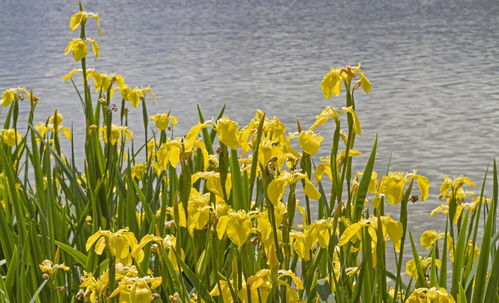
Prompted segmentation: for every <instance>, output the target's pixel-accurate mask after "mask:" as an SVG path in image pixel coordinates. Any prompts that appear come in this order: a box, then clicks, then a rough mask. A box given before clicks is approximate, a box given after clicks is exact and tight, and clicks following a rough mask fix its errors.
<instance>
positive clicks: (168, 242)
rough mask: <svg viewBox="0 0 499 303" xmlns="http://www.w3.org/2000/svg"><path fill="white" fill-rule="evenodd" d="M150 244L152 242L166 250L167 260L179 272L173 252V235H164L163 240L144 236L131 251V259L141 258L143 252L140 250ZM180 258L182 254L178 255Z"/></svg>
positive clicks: (174, 243) (174, 244) (158, 237)
mask: <svg viewBox="0 0 499 303" xmlns="http://www.w3.org/2000/svg"><path fill="white" fill-rule="evenodd" d="M150 242H154V243H156V244H158V245H161V246H162V247H163V248H164V249H166V251H167V254H168V259H169V260H170V262H171V263H172V264H173V267H174V268H175V270H176V271H179V266H178V263H177V258H176V256H175V253H174V252H173V250H174V249H175V246H176V243H177V239H176V238H175V236H173V235H166V236H165V237H164V238H162V237H160V236H155V235H145V236H144V237H142V239H141V240H140V243H139V244H138V245H137V246H136V247H135V248H134V249H133V251H132V253H131V255H132V257H134V258H136V259H139V258H141V256H142V254H143V252H142V249H143V248H144V247H145V246H146V245H147V244H148V243H150ZM180 255H181V256H182V255H183V253H181V254H180Z"/></svg>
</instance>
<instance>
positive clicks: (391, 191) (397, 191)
mask: <svg viewBox="0 0 499 303" xmlns="http://www.w3.org/2000/svg"><path fill="white" fill-rule="evenodd" d="M411 180H416V181H418V187H419V194H420V195H421V200H422V201H424V200H426V199H428V195H429V189H430V181H429V180H428V178H426V177H425V176H420V175H416V172H415V171H414V172H412V173H400V172H391V173H389V174H388V175H387V176H384V177H383V178H382V179H381V184H380V193H383V194H384V195H385V197H386V199H387V200H388V202H390V204H392V205H395V204H398V203H399V202H400V201H401V200H402V198H403V195H404V188H405V185H406V184H407V183H409V182H410V181H411Z"/></svg>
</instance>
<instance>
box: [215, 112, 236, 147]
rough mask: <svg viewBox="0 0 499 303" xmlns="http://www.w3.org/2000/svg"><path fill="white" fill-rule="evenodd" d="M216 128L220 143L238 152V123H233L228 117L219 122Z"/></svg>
mask: <svg viewBox="0 0 499 303" xmlns="http://www.w3.org/2000/svg"><path fill="white" fill-rule="evenodd" d="M216 127H217V134H218V138H219V140H220V142H222V143H223V144H225V145H226V146H228V147H229V148H230V149H233V150H237V148H238V146H239V142H238V139H237V135H238V129H239V126H238V124H237V122H236V121H232V120H230V119H229V118H227V117H223V118H221V119H219V120H218V121H217V123H216Z"/></svg>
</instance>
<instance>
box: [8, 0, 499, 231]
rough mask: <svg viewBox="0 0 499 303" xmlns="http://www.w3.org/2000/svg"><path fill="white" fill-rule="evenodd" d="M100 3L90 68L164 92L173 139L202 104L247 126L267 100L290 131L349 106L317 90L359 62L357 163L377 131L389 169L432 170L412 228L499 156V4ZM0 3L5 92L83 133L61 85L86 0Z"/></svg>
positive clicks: (66, 86)
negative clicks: (25, 96)
mask: <svg viewBox="0 0 499 303" xmlns="http://www.w3.org/2000/svg"><path fill="white" fill-rule="evenodd" d="M94 2H96V1H92V2H90V1H86V9H87V10H88V11H94V12H98V13H99V14H100V16H101V18H102V26H103V33H104V36H103V37H101V38H99V37H97V38H98V42H99V43H100V46H101V58H99V59H98V60H97V61H94V60H93V59H90V60H89V64H90V65H91V66H94V67H96V68H97V69H98V70H99V71H101V72H109V73H110V72H119V73H120V74H122V75H123V76H124V77H125V78H126V80H127V82H128V83H129V84H130V85H131V86H142V85H149V84H150V85H151V86H152V87H153V89H154V90H155V92H156V94H157V97H158V103H157V104H156V105H155V106H153V107H152V108H151V112H152V113H154V112H164V111H168V110H172V112H173V114H175V115H177V116H178V117H179V119H180V124H179V127H178V129H177V131H176V134H177V135H183V134H184V133H185V131H186V130H187V128H188V127H189V126H191V125H193V124H194V123H196V122H197V119H196V117H197V116H196V115H194V114H193V113H195V105H196V104H201V106H202V108H203V110H204V112H205V115H206V116H208V117H210V116H214V115H216V114H217V113H218V110H219V109H220V108H221V107H222V105H223V104H227V111H226V113H227V114H228V115H229V116H230V117H231V118H233V119H237V120H238V121H240V123H241V124H243V123H246V121H248V120H249V119H250V118H251V117H252V116H253V114H254V110H255V109H256V108H260V109H262V110H264V111H266V112H267V113H268V115H269V116H272V115H278V116H279V118H281V120H283V121H284V122H285V123H286V124H287V125H288V126H289V128H290V129H289V130H290V131H294V130H295V129H294V125H295V121H296V120H300V121H301V123H302V125H304V126H308V125H310V124H311V123H312V121H313V117H314V116H315V115H316V114H318V113H319V112H320V110H321V108H322V107H323V106H325V105H334V106H341V105H343V102H344V101H343V99H342V98H336V99H334V98H333V100H332V101H327V100H325V99H324V98H323V96H322V93H321V91H320V81H321V80H322V77H323V75H324V74H325V73H326V72H327V71H328V70H329V67H331V66H343V65H347V64H351V65H356V64H357V63H359V62H361V63H362V64H363V68H364V70H365V71H366V73H367V75H368V76H369V78H370V80H371V82H372V83H373V89H372V92H371V94H370V95H369V96H366V95H364V94H358V95H357V107H358V111H359V117H360V119H361V123H362V127H363V135H362V137H361V138H359V141H358V145H357V148H358V149H359V150H360V151H363V152H365V155H364V156H359V157H358V161H359V163H361V164H362V165H363V163H365V162H366V161H367V154H368V152H369V150H370V146H371V144H372V142H373V140H374V137H375V135H376V133H377V134H379V151H378V162H377V167H376V169H377V170H378V171H379V172H380V173H382V172H384V171H385V170H386V166H387V163H388V159H389V157H390V155H391V156H392V161H391V168H392V169H393V170H398V171H410V170H412V169H415V168H417V169H419V173H421V174H423V175H426V176H428V177H429V178H430V180H431V181H432V193H433V194H432V196H431V199H430V200H429V201H427V202H425V203H423V204H421V203H418V204H415V205H410V209H409V211H410V219H411V221H412V222H411V225H410V227H411V228H412V230H413V232H414V234H415V236H416V237H418V236H419V234H420V233H421V232H422V231H423V230H425V229H428V228H430V227H432V228H441V229H443V228H444V225H443V221H439V222H440V223H441V224H440V226H435V221H433V220H428V219H427V216H428V214H429V212H430V211H431V210H432V209H433V208H434V207H436V205H438V204H440V201H438V200H437V194H436V193H437V192H438V185H439V184H440V181H441V179H442V177H443V176H445V175H450V176H457V175H459V174H461V173H462V174H465V175H467V176H470V177H471V178H472V179H473V180H474V181H476V182H477V183H480V182H481V178H482V176H483V173H484V171H485V168H486V166H487V165H488V164H490V163H491V159H492V158H493V157H496V156H498V154H499V153H498V147H499V136H498V131H499V123H498V122H499V121H498V120H499V1H494V0H489V1H487V0H484V1H459V0H453V1H447V0H446V1H443V0H442V1H437V0H436V1H408V0H406V1H404V0H402V1H390V0H380V1H367V0H366V1H363V0H350V1H331V2H332V3H328V2H329V1H291V0H285V1H267V0H265V1H236V0H224V1H163V0H150V1H131V0H128V1H125V0H123V1H119V2H116V1H115V2H109V1H98V2H96V3H94ZM0 3H1V6H2V11H3V14H2V18H1V19H0V37H1V39H0V66H1V69H0V89H1V90H3V89H6V88H10V87H18V86H26V87H28V88H32V89H33V90H34V92H35V93H36V94H37V95H38V96H39V97H40V102H39V108H38V118H39V119H40V121H41V120H44V119H46V118H47V117H48V116H49V115H51V114H52V112H53V110H54V109H55V108H57V109H58V110H59V111H61V112H62V113H63V114H64V116H65V124H66V126H69V125H71V123H73V125H74V127H75V132H76V134H75V136H76V137H77V138H78V137H79V138H81V136H82V133H83V131H84V130H83V128H81V125H82V121H83V120H82V115H83V112H82V110H81V108H80V106H79V102H78V100H77V98H76V97H75V94H74V91H73V88H72V85H71V84H70V83H65V82H63V81H62V80H60V77H61V76H62V75H64V74H66V73H67V72H68V71H70V70H71V69H72V68H74V67H78V64H77V63H76V62H75V61H74V60H73V59H72V58H71V57H64V55H63V52H64V49H65V47H66V44H67V41H69V40H70V39H71V38H73V37H75V36H77V34H75V33H71V32H70V31H69V29H68V22H69V16H70V15H71V14H72V13H73V12H75V11H76V9H77V4H76V1H62V0H57V1H34V0H25V1H21V2H20V1H18V0H0ZM89 23H90V24H91V25H90V28H89V33H94V35H95V36H96V35H97V34H96V30H95V29H96V28H95V26H94V25H93V24H94V22H92V21H90V22H89ZM89 35H90V34H89ZM90 58H92V56H91V57H90ZM115 101H116V102H118V100H117V99H115ZM137 112H138V110H136V113H137ZM136 117H140V115H136ZM141 123H142V122H141V120H140V119H139V118H137V119H135V120H134V121H132V123H131V124H132V128H134V129H135V130H139V129H140V128H141ZM321 130H322V134H323V135H325V136H326V137H330V136H331V134H330V132H329V131H328V130H327V129H326V128H322V129H321ZM323 153H326V151H325V150H324V151H323ZM79 156H82V154H81V153H80V154H79ZM441 218H442V217H441Z"/></svg>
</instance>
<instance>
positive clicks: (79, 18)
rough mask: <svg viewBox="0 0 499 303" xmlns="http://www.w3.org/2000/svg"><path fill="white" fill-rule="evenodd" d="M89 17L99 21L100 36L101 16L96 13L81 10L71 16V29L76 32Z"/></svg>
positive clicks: (100, 32) (100, 33)
mask: <svg viewBox="0 0 499 303" xmlns="http://www.w3.org/2000/svg"><path fill="white" fill-rule="evenodd" d="M88 18H93V19H95V21H97V31H98V32H99V36H102V31H101V26H100V18H99V15H98V14H96V13H91V12H85V11H79V12H77V13H75V14H73V15H72V16H71V18H70V19H69V29H70V30H71V31H72V32H74V31H75V30H77V29H78V27H79V26H80V25H82V24H85V22H87V19H88Z"/></svg>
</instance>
